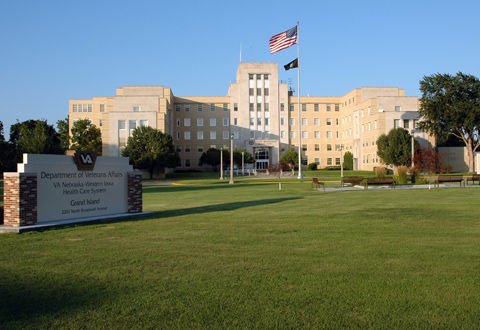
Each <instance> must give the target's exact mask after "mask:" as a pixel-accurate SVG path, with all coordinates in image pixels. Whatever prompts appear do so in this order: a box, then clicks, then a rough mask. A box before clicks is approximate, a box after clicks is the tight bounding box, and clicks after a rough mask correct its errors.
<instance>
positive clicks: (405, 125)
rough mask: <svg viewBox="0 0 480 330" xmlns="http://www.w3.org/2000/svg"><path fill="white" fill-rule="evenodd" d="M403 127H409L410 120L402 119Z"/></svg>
mask: <svg viewBox="0 0 480 330" xmlns="http://www.w3.org/2000/svg"><path fill="white" fill-rule="evenodd" d="M403 128H410V121H409V120H408V119H404V120H403Z"/></svg>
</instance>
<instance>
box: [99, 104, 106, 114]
mask: <svg viewBox="0 0 480 330" xmlns="http://www.w3.org/2000/svg"><path fill="white" fill-rule="evenodd" d="M100 112H105V104H100Z"/></svg>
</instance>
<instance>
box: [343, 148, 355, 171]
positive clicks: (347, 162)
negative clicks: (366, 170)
mask: <svg viewBox="0 0 480 330" xmlns="http://www.w3.org/2000/svg"><path fill="white" fill-rule="evenodd" d="M343 169H344V170H353V154H352V153H351V152H350V151H347V152H346V153H345V154H343Z"/></svg>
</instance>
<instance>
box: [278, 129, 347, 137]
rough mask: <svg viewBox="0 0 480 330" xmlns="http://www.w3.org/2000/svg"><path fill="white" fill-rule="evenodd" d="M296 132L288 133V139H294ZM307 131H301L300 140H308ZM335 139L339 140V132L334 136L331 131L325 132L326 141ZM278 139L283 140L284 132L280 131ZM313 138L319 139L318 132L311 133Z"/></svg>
mask: <svg viewBox="0 0 480 330" xmlns="http://www.w3.org/2000/svg"><path fill="white" fill-rule="evenodd" d="M295 133H296V131H290V139H295V135H296V134H295ZM308 136H309V134H308V131H302V139H308V138H309V137H308ZM334 136H335V137H336V138H337V139H339V138H340V132H339V131H335V135H334V134H333V131H327V132H326V138H327V139H333V137H334ZM280 137H281V138H285V131H280ZM313 138H314V139H320V131H314V132H313Z"/></svg>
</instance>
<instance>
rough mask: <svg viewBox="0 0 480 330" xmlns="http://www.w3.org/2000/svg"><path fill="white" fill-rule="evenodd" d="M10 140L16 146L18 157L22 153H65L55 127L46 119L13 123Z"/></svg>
mask: <svg viewBox="0 0 480 330" xmlns="http://www.w3.org/2000/svg"><path fill="white" fill-rule="evenodd" d="M10 142H11V143H12V144H13V145H14V146H15V147H16V149H17V153H18V157H21V155H22V153H31V154H61V153H63V150H62V148H61V146H60V139H59V137H58V134H57V132H56V131H55V128H54V127H53V126H52V125H49V124H48V123H47V121H46V120H27V121H24V122H21V123H20V122H19V123H16V124H14V125H12V126H11V127H10ZM18 160H20V159H18Z"/></svg>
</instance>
